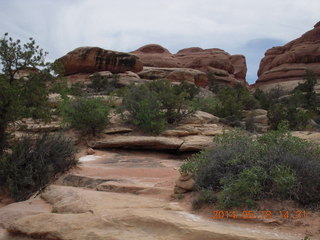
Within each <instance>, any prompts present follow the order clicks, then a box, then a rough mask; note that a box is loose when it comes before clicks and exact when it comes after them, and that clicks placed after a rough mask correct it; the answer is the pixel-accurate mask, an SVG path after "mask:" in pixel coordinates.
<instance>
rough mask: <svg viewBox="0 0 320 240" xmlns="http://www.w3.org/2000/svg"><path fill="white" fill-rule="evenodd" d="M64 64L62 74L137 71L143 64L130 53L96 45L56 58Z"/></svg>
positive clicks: (77, 49)
mask: <svg viewBox="0 0 320 240" xmlns="http://www.w3.org/2000/svg"><path fill="white" fill-rule="evenodd" d="M57 61H58V62H61V63H62V64H63V66H64V74H65V75H70V74H77V73H94V72H101V71H110V72H112V73H123V72H126V71H132V72H139V71H141V70H142V68H143V64H142V62H141V61H139V60H138V58H137V57H136V56H134V55H132V54H128V53H122V52H116V51H111V50H105V49H102V48H98V47H80V48H76V49H74V50H73V51H71V52H69V53H67V54H66V55H65V56H63V57H61V58H59V59H58V60H57Z"/></svg>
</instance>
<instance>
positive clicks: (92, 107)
mask: <svg viewBox="0 0 320 240" xmlns="http://www.w3.org/2000/svg"><path fill="white" fill-rule="evenodd" d="M61 105H62V107H61V110H60V112H61V114H62V117H63V120H64V122H65V123H67V124H69V125H70V126H71V127H73V128H75V129H77V130H79V131H81V132H82V133H83V134H87V133H90V134H92V135H93V136H95V135H96V133H97V132H98V131H101V130H103V129H104V128H105V127H106V125H107V123H108V121H109V119H108V115H109V112H110V107H109V106H107V105H106V104H105V103H104V101H103V99H102V98H77V99H75V100H68V101H64V102H62V103H61Z"/></svg>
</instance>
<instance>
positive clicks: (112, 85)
mask: <svg viewBox="0 0 320 240" xmlns="http://www.w3.org/2000/svg"><path fill="white" fill-rule="evenodd" d="M117 78H118V77H117V75H113V77H112V79H109V78H108V77H106V76H101V75H100V74H99V73H95V74H93V76H92V77H91V84H89V85H88V87H89V88H91V89H92V90H93V91H95V92H104V93H105V94H111V93H112V92H114V91H115V90H116V84H117Z"/></svg>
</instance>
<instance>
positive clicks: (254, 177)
mask: <svg viewBox="0 0 320 240" xmlns="http://www.w3.org/2000/svg"><path fill="white" fill-rule="evenodd" d="M215 141H216V143H217V144H218V147H216V148H215V149H213V150H208V151H203V152H201V153H198V154H195V155H194V156H192V157H191V158H190V159H188V160H187V161H186V162H185V163H184V164H183V165H182V166H181V168H180V171H181V172H189V173H192V174H194V176H195V180H196V188H197V189H198V190H199V191H201V192H202V193H203V194H202V195H201V196H202V197H203V198H205V199H209V200H210V201H211V200H212V199H216V203H217V206H219V207H220V208H233V207H245V206H246V207H254V205H255V201H257V200H261V199H279V200H284V199H293V200H296V201H297V202H299V203H301V204H303V205H312V204H319V203H320V177H319V174H318V173H319V171H320V148H319V146H318V145H314V144H311V143H309V142H306V141H304V140H301V139H299V138H296V137H293V136H291V135H290V133H289V132H288V131H287V129H286V128H285V127H284V125H282V127H280V129H279V130H278V131H271V132H268V133H266V134H264V135H262V136H259V137H257V138H254V137H252V136H250V135H247V134H245V133H243V132H239V131H235V132H230V133H225V134H223V135H221V136H219V137H217V138H216V139H215ZM210 192H211V194H212V197H210V196H209V195H210Z"/></svg>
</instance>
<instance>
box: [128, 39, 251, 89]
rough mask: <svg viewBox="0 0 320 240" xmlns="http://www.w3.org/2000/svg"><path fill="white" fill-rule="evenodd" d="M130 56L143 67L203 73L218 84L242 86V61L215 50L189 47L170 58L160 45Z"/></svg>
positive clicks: (243, 67)
mask: <svg viewBox="0 0 320 240" xmlns="http://www.w3.org/2000/svg"><path fill="white" fill-rule="evenodd" d="M131 53H132V54H134V55H136V56H137V57H139V59H140V60H141V61H142V62H143V65H144V66H146V67H156V68H187V69H195V70H198V71H201V72H204V73H209V72H210V73H211V74H212V77H213V78H214V79H215V80H216V81H217V82H220V83H225V84H231V85H232V84H236V83H243V84H246V80H245V78H246V72H247V66H246V60H245V57H244V56H243V55H230V54H229V53H227V52H225V51H223V50H221V49H218V48H211V49H202V48H197V47H193V48H186V49H182V50H180V51H178V52H177V53H176V54H171V53H170V52H169V50H168V49H166V48H163V47H162V46H160V45H156V44H149V45H146V46H143V47H141V48H139V49H137V50H135V51H133V52H131ZM159 70H161V69H159Z"/></svg>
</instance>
